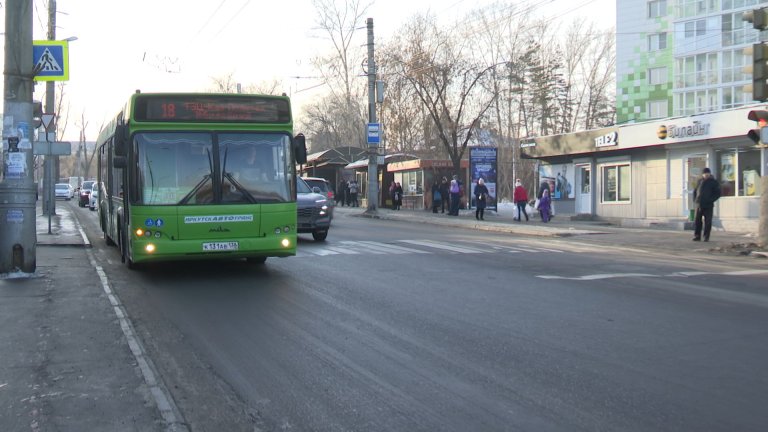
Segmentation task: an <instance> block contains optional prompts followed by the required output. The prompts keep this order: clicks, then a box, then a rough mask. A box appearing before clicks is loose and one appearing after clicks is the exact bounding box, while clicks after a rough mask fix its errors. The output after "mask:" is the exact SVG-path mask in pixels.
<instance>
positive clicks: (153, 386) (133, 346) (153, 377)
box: [72, 217, 189, 432]
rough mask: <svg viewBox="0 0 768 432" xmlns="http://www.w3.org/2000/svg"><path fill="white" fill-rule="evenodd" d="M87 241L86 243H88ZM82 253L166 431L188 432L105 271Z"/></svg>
mask: <svg viewBox="0 0 768 432" xmlns="http://www.w3.org/2000/svg"><path fill="white" fill-rule="evenodd" d="M72 220H74V221H75V225H76V226H77V229H78V230H80V233H81V234H83V235H85V233H84V232H83V229H82V227H81V226H80V221H79V220H78V219H77V217H73V218H72ZM86 238H87V237H86ZM87 244H90V242H88V243H87ZM85 252H86V254H88V261H90V263H91V266H92V267H93V268H94V269H96V274H97V275H98V276H99V280H100V281H101V287H102V289H103V290H104V293H105V294H106V295H107V299H109V303H110V305H111V306H112V310H113V311H114V312H115V315H116V316H117V319H118V322H119V323H120V329H121V330H122V331H123V335H124V336H125V339H126V341H127V342H128V348H129V349H130V350H131V353H132V354H133V357H134V359H136V363H137V364H138V366H139V369H140V370H141V375H142V376H143V377H144V383H145V384H146V385H147V387H148V388H149V391H150V393H151V394H152V397H153V399H154V401H155V405H156V406H157V410H158V411H159V412H160V416H162V418H163V420H164V421H165V423H166V424H165V427H166V430H167V431H174V432H189V428H187V426H186V422H185V421H184V418H183V416H182V415H181V411H179V408H178V406H176V402H175V401H174V400H173V397H172V396H171V393H170V392H169V391H168V389H167V388H166V387H165V384H163V382H162V378H160V377H159V374H158V373H157V372H156V371H157V368H156V367H155V365H154V364H153V363H152V359H150V358H149V356H148V355H147V352H146V350H145V349H144V347H143V345H142V344H141V340H140V339H139V337H138V336H137V335H136V330H134V327H133V323H131V320H130V318H128V314H127V313H126V312H125V308H124V307H123V305H122V303H121V302H120V299H119V298H118V296H117V294H115V292H114V291H113V290H112V288H111V287H110V286H109V279H108V278H107V273H106V272H105V271H104V269H103V268H102V267H101V266H100V265H99V264H98V263H97V262H96V257H95V253H94V252H93V249H91V248H88V249H86V250H85Z"/></svg>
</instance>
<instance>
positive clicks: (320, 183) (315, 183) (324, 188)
mask: <svg viewBox="0 0 768 432" xmlns="http://www.w3.org/2000/svg"><path fill="white" fill-rule="evenodd" d="M302 178H303V179H304V181H305V182H307V184H308V185H309V187H310V188H314V187H318V188H320V192H321V193H322V194H323V195H325V197H326V198H328V202H330V205H334V203H335V201H334V192H333V186H331V182H329V181H328V180H326V179H324V178H321V177H302Z"/></svg>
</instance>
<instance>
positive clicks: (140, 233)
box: [136, 228, 144, 237]
mask: <svg viewBox="0 0 768 432" xmlns="http://www.w3.org/2000/svg"><path fill="white" fill-rule="evenodd" d="M136 236H137V237H143V236H144V230H143V229H141V228H136Z"/></svg>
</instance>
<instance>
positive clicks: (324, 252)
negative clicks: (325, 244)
mask: <svg viewBox="0 0 768 432" xmlns="http://www.w3.org/2000/svg"><path fill="white" fill-rule="evenodd" d="M306 253H309V254H312V255H318V256H326V255H338V254H339V253H338V252H336V251H333V250H329V249H328V248H322V249H307V250H306Z"/></svg>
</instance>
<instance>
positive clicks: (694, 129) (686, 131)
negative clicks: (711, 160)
mask: <svg viewBox="0 0 768 432" xmlns="http://www.w3.org/2000/svg"><path fill="white" fill-rule="evenodd" d="M709 127H710V124H709V123H702V122H700V121H694V122H693V124H692V125H688V126H677V125H669V126H666V125H661V126H659V129H658V131H657V132H656V135H657V136H658V137H659V139H667V138H670V139H672V138H692V137H698V136H704V135H709Z"/></svg>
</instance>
